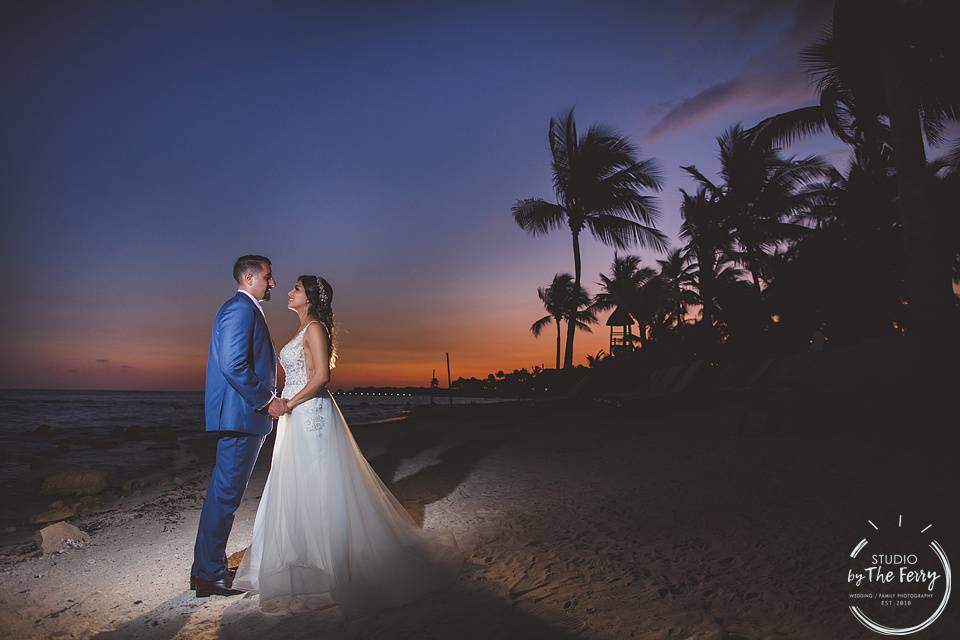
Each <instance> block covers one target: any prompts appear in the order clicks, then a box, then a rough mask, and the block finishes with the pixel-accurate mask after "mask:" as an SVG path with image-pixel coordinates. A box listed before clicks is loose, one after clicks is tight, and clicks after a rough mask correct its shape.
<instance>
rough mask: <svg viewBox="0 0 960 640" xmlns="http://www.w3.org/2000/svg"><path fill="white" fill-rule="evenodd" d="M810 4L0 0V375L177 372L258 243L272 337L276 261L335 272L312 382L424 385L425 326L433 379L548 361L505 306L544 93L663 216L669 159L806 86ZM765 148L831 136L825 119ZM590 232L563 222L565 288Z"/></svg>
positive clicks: (541, 183) (537, 267)
mask: <svg viewBox="0 0 960 640" xmlns="http://www.w3.org/2000/svg"><path fill="white" fill-rule="evenodd" d="M829 8H830V5H829V3H824V2H809V1H805V0H797V1H790V2H787V1H783V2H781V1H776V2H739V3H737V2H705V1H702V2H693V1H688V2H679V3H636V2H623V3H586V2H581V3H521V2H514V3H483V4H480V5H467V4H456V3H404V5H403V6H400V4H399V3H382V4H381V3H363V2H360V3H354V2H351V3H346V2H343V3H309V2H278V3H270V4H267V3H223V4H217V3H204V4H203V5H202V6H195V3H96V4H86V5H80V4H78V3H71V4H64V5H57V4H49V5H45V4H42V3H23V4H21V5H20V6H19V7H15V6H11V5H5V8H4V9H3V11H4V12H5V13H6V15H4V16H2V17H0V22H2V24H3V26H2V27H0V29H2V30H3V33H2V35H3V37H2V39H0V41H2V44H0V47H2V48H3V56H2V61H0V73H2V78H3V84H4V86H5V87H6V88H7V91H6V93H7V95H8V96H9V97H8V98H7V99H5V100H4V101H3V103H2V104H0V116H2V118H3V120H4V123H5V127H4V130H5V134H4V144H3V145H2V152H3V154H4V158H3V160H4V163H3V164H4V167H5V170H4V172H3V174H2V177H0V180H2V182H3V188H2V190H0V209H2V211H3V217H4V224H5V227H6V230H7V232H6V233H5V234H4V240H3V249H4V252H5V253H6V255H7V256H10V257H12V258H13V263H14V265H15V266H14V269H15V278H14V281H13V282H12V284H11V286H10V288H9V289H8V292H7V293H8V296H7V299H6V300H5V303H4V305H5V309H4V314H3V316H4V318H5V320H4V323H5V327H4V330H3V332H2V335H0V356H2V357H3V358H4V362H5V363H6V364H5V366H4V368H3V370H2V371H0V386H40V387H74V388H77V387H101V388H103V387H108V388H200V386H201V384H202V369H203V360H204V358H205V355H206V344H207V339H208V333H209V325H210V321H211V319H212V316H213V314H214V313H215V311H216V308H217V306H219V304H220V303H221V302H222V301H223V299H225V298H226V297H227V296H229V295H230V294H231V292H232V291H233V290H234V288H235V287H234V285H233V282H232V280H231V278H230V267H231V265H232V262H233V259H234V258H235V257H236V256H237V255H240V254H242V253H247V252H255V253H263V254H266V255H268V256H270V257H271V258H272V259H273V260H274V271H275V273H276V274H277V276H278V279H279V281H280V288H279V289H278V291H277V294H279V295H275V297H274V300H272V301H271V302H268V303H266V305H265V306H266V309H267V314H268V318H269V319H270V322H271V331H272V333H273V336H274V340H275V342H277V343H278V344H282V343H283V342H285V341H286V339H287V338H288V337H289V335H290V334H291V333H292V332H293V330H294V328H295V326H296V318H295V316H294V315H293V314H292V313H290V312H289V311H287V310H286V309H285V308H284V300H285V296H284V295H283V294H284V292H285V291H286V290H287V289H288V288H289V287H290V286H292V283H293V279H294V278H295V277H296V275H298V274H300V273H320V274H322V275H324V276H325V277H327V278H328V279H329V280H330V281H331V282H332V283H333V285H334V287H335V299H334V303H335V310H336V313H337V317H338V323H339V327H340V330H341V346H340V348H341V353H342V359H341V361H340V362H341V364H340V366H339V367H338V369H337V371H336V372H335V375H334V386H341V387H349V386H353V385H356V384H407V383H409V384H426V383H428V381H429V373H430V369H431V368H433V367H436V368H438V369H439V368H441V365H442V363H443V353H444V352H445V351H450V352H451V354H452V359H453V362H454V375H455V376H456V375H468V376H469V375H483V374H485V373H486V372H487V371H491V370H496V369H498V368H503V369H512V368H514V367H521V366H529V365H531V364H534V363H537V364H539V363H541V362H544V363H549V362H550V361H551V359H552V348H553V345H552V344H551V342H550V339H549V338H546V339H545V338H541V339H539V340H537V339H535V338H533V337H532V335H531V334H530V332H529V325H530V323H532V322H533V321H534V320H536V319H537V318H538V317H539V316H540V315H542V308H541V307H540V306H539V301H538V300H537V298H536V287H537V286H539V285H542V284H545V283H547V282H549V280H550V279H551V278H552V276H553V274H554V273H556V272H558V271H571V270H572V268H573V264H572V252H571V249H570V239H569V234H564V233H557V234H554V235H551V236H549V237H546V238H532V237H529V236H526V235H525V234H524V233H523V232H522V231H521V230H520V229H519V228H517V227H516V225H515V224H514V222H513V220H512V218H511V215H510V206H511V205H512V204H513V203H514V202H515V201H516V200H517V199H520V198H525V197H534V196H539V197H546V198H552V193H551V186H550V185H551V182H550V172H549V155H548V151H547V144H546V130H547V124H548V122H549V119H550V117H551V116H553V115H556V114H558V113H560V112H562V111H564V110H565V109H567V108H569V107H575V108H576V117H577V121H578V124H579V125H580V128H581V129H583V130H585V129H586V127H587V126H589V125H590V124H594V123H603V124H607V125H609V126H610V127H612V128H614V129H615V130H617V131H619V132H620V133H622V134H625V135H627V136H629V137H630V138H631V139H632V140H633V141H634V142H635V143H636V144H637V145H638V146H639V147H640V150H641V156H643V157H650V156H652V157H655V158H656V159H657V161H658V162H659V163H660V165H661V167H662V168H663V170H664V174H665V177H666V181H665V184H664V190H663V193H662V194H661V197H660V207H661V209H662V212H663V214H662V218H661V224H660V226H661V228H662V229H663V230H664V231H665V232H666V233H668V234H669V235H670V236H671V237H672V238H673V239H674V240H675V239H676V231H677V229H678V227H679V223H680V216H679V211H678V203H679V192H678V189H679V188H680V187H686V188H690V187H691V183H690V181H689V180H688V179H686V178H685V176H684V175H683V173H682V172H681V170H680V168H679V167H680V165H682V164H696V165H697V166H698V167H700V168H701V169H702V170H704V171H705V172H707V173H708V174H710V173H713V171H715V170H716V165H717V163H716V158H715V156H716V143H715V140H714V138H715V137H716V136H717V135H719V134H720V133H721V132H722V131H723V129H725V128H726V127H728V126H729V125H731V124H733V123H735V122H737V121H742V122H744V124H746V125H748V126H749V125H752V124H754V123H755V122H756V121H757V120H759V119H760V118H762V117H765V116H767V115H770V114H772V113H776V112H779V111H782V110H785V109H789V108H792V107H796V106H800V105H804V104H809V103H811V102H812V101H813V100H814V91H813V89H812V87H811V86H810V84H809V81H808V79H807V78H806V76H805V75H804V73H803V71H802V69H801V67H800V63H799V58H798V52H799V48H800V47H802V46H804V45H806V44H808V43H809V42H811V41H812V40H813V39H814V38H815V37H816V36H817V34H818V31H819V30H820V29H821V28H822V27H823V26H824V24H825V21H826V20H827V19H828V17H829ZM789 151H790V153H796V154H800V155H803V154H807V153H812V152H818V153H822V154H824V155H825V156H826V157H827V158H828V159H830V160H832V161H835V162H842V160H843V158H844V157H845V150H844V149H843V148H842V146H841V145H840V144H839V143H838V142H836V141H835V140H832V139H830V138H829V137H826V136H820V137H817V138H812V139H810V140H808V141H806V142H804V143H803V144H801V145H797V146H796V147H794V148H791V149H790V150H789ZM638 253H640V254H641V255H643V256H644V258H645V260H646V261H647V262H648V263H650V262H651V261H652V260H654V259H655V258H656V257H657V256H656V255H654V254H652V253H650V252H648V251H645V250H640V251H638ZM612 254H613V251H612V249H609V248H607V247H604V246H602V245H600V244H599V243H598V242H596V241H594V240H592V239H586V240H585V241H584V281H585V283H586V284H587V286H588V288H590V289H592V290H595V289H596V287H595V285H593V283H595V282H596V280H597V273H599V272H600V271H602V270H606V269H607V267H608V265H609V263H610V261H611V258H612ZM602 334H603V332H602V331H601V332H600V335H595V336H587V337H584V338H583V339H579V338H578V347H577V355H576V360H577V361H583V356H584V355H585V354H586V353H593V352H595V351H596V350H597V349H598V348H601V347H602V346H603V345H604V342H605V341H604V340H603V335H602Z"/></svg>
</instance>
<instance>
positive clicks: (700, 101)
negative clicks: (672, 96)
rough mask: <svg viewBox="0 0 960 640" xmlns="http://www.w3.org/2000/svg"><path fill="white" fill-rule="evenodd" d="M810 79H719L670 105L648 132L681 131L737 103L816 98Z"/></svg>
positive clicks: (767, 103) (756, 104)
mask: <svg viewBox="0 0 960 640" xmlns="http://www.w3.org/2000/svg"><path fill="white" fill-rule="evenodd" d="M813 98H814V94H813V90H812V89H811V87H810V83H809V82H808V81H807V79H806V78H805V77H803V76H793V77H790V76H784V75H775V74H763V75H741V76H737V77H735V78H732V79H730V80H726V81H724V82H719V83H717V84H715V85H713V86H710V87H708V88H706V89H704V90H703V91H701V92H699V93H697V94H695V95H693V96H691V97H689V98H687V99H685V100H683V101H682V102H680V103H679V104H678V105H676V106H674V107H673V108H672V109H670V110H669V111H668V112H667V113H666V114H665V115H664V116H663V117H662V118H660V121H659V122H657V124H656V125H654V126H653V128H652V129H650V131H649V132H648V133H647V135H646V138H647V139H648V140H653V139H655V138H659V137H661V136H663V135H666V134H668V133H673V132H676V131H681V130H683V129H687V128H689V127H692V126H694V125H696V124H698V123H700V122H703V121H705V120H709V119H710V118H712V117H714V116H716V115H718V114H721V113H724V112H727V111H732V110H733V109H735V108H736V107H750V108H751V109H756V108H761V107H773V106H783V105H789V104H794V103H796V102H798V101H801V100H804V99H809V100H811V101H812V100H813Z"/></svg>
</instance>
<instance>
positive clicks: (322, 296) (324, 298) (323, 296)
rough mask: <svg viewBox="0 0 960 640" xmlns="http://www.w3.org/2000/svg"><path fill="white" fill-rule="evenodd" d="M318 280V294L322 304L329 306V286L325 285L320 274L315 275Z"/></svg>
mask: <svg viewBox="0 0 960 640" xmlns="http://www.w3.org/2000/svg"><path fill="white" fill-rule="evenodd" d="M313 277H314V278H315V279H316V281H317V294H318V295H319V296H320V304H321V305H322V306H327V303H328V302H329V300H327V288H326V287H324V286H323V280H322V279H321V278H320V276H313Z"/></svg>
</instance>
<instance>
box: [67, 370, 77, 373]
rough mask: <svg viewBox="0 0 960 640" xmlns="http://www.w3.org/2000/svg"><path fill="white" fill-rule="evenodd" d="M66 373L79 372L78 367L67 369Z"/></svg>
mask: <svg viewBox="0 0 960 640" xmlns="http://www.w3.org/2000/svg"><path fill="white" fill-rule="evenodd" d="M67 373H80V369H67Z"/></svg>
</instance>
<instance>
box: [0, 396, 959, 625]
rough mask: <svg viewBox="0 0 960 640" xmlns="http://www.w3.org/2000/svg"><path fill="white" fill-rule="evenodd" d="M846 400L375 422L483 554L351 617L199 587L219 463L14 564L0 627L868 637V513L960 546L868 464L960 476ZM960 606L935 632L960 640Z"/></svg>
mask: <svg viewBox="0 0 960 640" xmlns="http://www.w3.org/2000/svg"><path fill="white" fill-rule="evenodd" d="M845 400H846V401H845V402H844V403H843V404H842V406H841V405H840V404H838V399H837V398H830V397H824V398H822V399H820V401H817V398H813V399H808V401H805V402H804V403H802V405H801V406H798V407H797V411H795V412H794V414H793V415H792V416H788V418H789V419H788V420H787V421H786V422H783V421H779V422H777V423H776V424H765V423H764V421H763V419H762V418H757V417H755V416H754V417H751V416H749V415H746V417H745V413H744V407H743V406H742V403H740V401H738V400H730V401H729V402H721V403H714V404H713V405H712V406H702V405H701V406H698V405H697V404H696V403H689V402H675V403H669V404H663V405H661V406H654V405H652V404H651V405H650V406H648V407H647V409H646V410H645V411H644V410H643V408H642V405H641V406H627V407H619V408H613V407H610V406H607V405H599V404H592V403H582V402H581V403H578V402H573V401H566V400H559V401H537V402H530V403H519V404H515V405H512V406H496V405H491V406H470V407H467V406H465V407H455V408H454V409H453V410H451V409H449V408H447V407H434V408H433V410H429V409H428V410H422V411H418V412H415V414H414V415H412V416H411V417H410V418H409V419H408V420H407V421H406V422H404V423H403V424H402V426H401V425H396V424H387V425H369V426H365V427H360V425H357V426H356V429H355V433H354V435H355V437H356V439H357V441H358V444H359V445H360V446H361V449H362V450H363V452H364V455H365V456H367V458H368V459H369V460H370V461H371V464H372V465H373V466H374V468H375V469H376V470H377V472H378V474H380V475H381V477H382V478H384V480H385V481H386V482H387V484H388V486H390V488H391V490H392V491H393V492H394V493H395V495H397V497H398V498H399V499H400V501H401V502H402V503H403V505H404V506H405V507H406V508H407V510H408V511H409V512H410V513H411V515H412V516H413V517H414V519H415V520H416V521H417V522H418V523H419V524H421V526H424V527H425V528H439V529H444V530H449V531H452V532H453V533H454V535H455V536H456V538H457V540H458V543H459V544H460V546H461V550H462V551H463V552H464V554H465V556H466V559H467V564H466V567H465V568H464V570H463V571H462V572H461V575H460V578H459V580H458V582H457V584H456V585H455V586H454V587H453V588H451V589H449V590H447V591H444V592H443V593H439V594H434V595H431V596H429V597H427V598H425V599H423V600H422V601H419V602H417V603H414V604H412V605H409V606H407V607H402V608H400V609H397V610H390V611H386V612H383V613H381V614H378V615H375V616H371V617H369V618H366V619H361V620H357V621H351V622H349V623H347V622H344V621H343V619H342V618H341V616H339V614H338V611H337V610H336V608H335V607H334V608H330V609H322V610H319V609H318V610H313V609H311V608H310V605H309V602H308V601H305V602H303V603H300V604H299V605H296V606H295V607H294V610H293V611H290V612H286V613H283V614H267V613H264V612H261V611H260V610H259V608H258V607H257V602H258V598H257V597H256V596H254V595H252V594H248V595H246V596H241V597H236V598H210V599H206V600H198V599H196V598H194V596H193V594H192V592H190V591H189V590H188V588H187V578H188V575H189V567H190V561H191V559H192V549H193V540H194V536H195V533H196V524H197V520H198V517H199V509H200V505H201V504H202V496H203V491H204V489H205V485H206V475H207V474H208V473H209V468H206V469H204V470H197V471H196V473H195V474H194V475H191V476H189V477H183V478H181V480H182V483H181V484H179V485H172V486H167V487H159V486H157V487H150V488H147V489H145V490H144V491H143V493H142V494H141V495H135V496H129V497H128V499H127V501H126V502H120V503H117V504H116V505H115V506H113V507H111V510H109V511H105V512H101V513H90V514H88V515H82V516H80V517H79V518H78V519H77V520H76V524H78V526H80V528H81V529H84V527H88V528H92V532H91V535H92V540H91V542H90V543H89V544H88V545H86V546H85V547H83V548H79V549H70V550H68V551H66V552H64V553H62V554H53V555H47V556H40V555H37V554H36V553H33V554H26V556H25V557H20V558H19V559H18V560H17V561H16V562H12V563H7V564H4V566H3V567H2V575H0V584H2V587H0V605H2V607H0V611H2V613H0V623H2V626H3V627H4V628H5V629H8V630H10V632H11V633H12V634H13V637H18V638H20V637H23V638H41V637H44V638H46V637H61V638H87V637H97V638H128V637H129V638H174V637H177V638H188V637H189V638H217V637H221V638H234V637H235V638H264V637H290V638H300V637H302V638H306V637H317V636H321V637H329V638H348V637H349V638H357V637H359V638H376V637H396V638H423V637H437V638H447V637H450V638H454V637H456V638H464V637H466V638H474V637H476V638H481V637H483V638H488V637H508V638H512V637H516V638H521V637H523V638H531V637H556V638H564V637H591V638H623V637H635V638H667V637H683V638H711V639H715V640H719V639H721V638H748V639H750V638H766V637H771V638H776V637H789V638H811V639H812V638H823V637H830V638H841V639H843V638H850V639H854V638H864V637H867V633H868V632H867V631H866V630H865V629H864V628H863V627H861V626H860V625H859V623H857V622H856V621H855V620H854V619H853V618H852V616H850V614H849V612H848V611H847V610H846V603H845V601H844V600H843V599H842V597H841V596H840V594H839V593H836V592H835V591H834V587H835V584H834V583H835V582H836V578H837V573H836V570H837V567H838V566H842V565H843V562H844V559H845V557H846V555H847V553H848V552H849V549H848V548H847V547H848V542H849V538H850V537H851V536H854V535H855V534H856V533H857V531H859V528H860V527H861V526H863V524H864V523H863V520H864V518H867V517H885V514H888V512H890V509H891V508H893V505H896V504H898V503H900V504H907V506H908V509H907V510H908V512H909V513H910V514H911V517H912V516H914V515H915V516H916V517H928V518H930V519H932V520H936V522H937V524H938V526H940V527H941V528H942V530H943V531H944V533H948V532H952V537H947V538H945V539H944V540H943V542H944V546H945V548H947V549H948V550H949V549H955V548H958V547H957V540H956V531H957V529H956V524H957V523H956V521H955V515H953V514H950V513H948V512H947V510H946V509H944V507H943V504H942V503H940V502H939V500H938V496H935V495H929V494H923V493H922V492H921V493H920V494H918V495H915V492H913V491H911V490H908V488H907V485H906V484H904V485H901V486H899V488H898V487H894V488H892V489H890V490H888V491H887V492H885V493H884V494H882V495H872V491H871V488H872V487H874V486H875V485H876V476H875V475H872V474H871V473H870V472H869V469H870V468H873V467H875V466H876V467H877V468H880V467H882V466H883V465H890V464H894V463H896V464H899V465H901V468H902V469H905V470H906V471H916V472H917V473H920V472H923V473H925V474H926V475H925V476H924V481H929V482H932V483H938V484H939V483H947V484H948V485H949V482H950V481H951V480H954V479H955V472H954V471H952V470H951V468H950V467H949V466H948V465H947V464H946V462H948V461H949V459H950V456H951V455H952V454H951V452H949V451H948V450H947V448H942V449H940V450H937V451H931V450H930V448H929V447H928V446H927V445H926V444H925V443H926V442H927V440H926V439H925V438H922V437H920V436H921V432H930V430H931V429H933V428H934V427H935V425H930V424H927V425H926V426H924V425H923V424H918V425H917V426H916V427H915V428H914V429H913V431H912V433H911V436H912V437H911V438H901V440H902V441H901V442H899V444H898V447H897V448H896V449H893V448H891V447H889V446H885V445H883V441H884V439H885V438H890V437H894V436H895V435H896V434H897V433H898V428H899V427H898V425H897V424H896V422H897V420H899V419H900V415H899V414H897V413H896V412H891V410H890V407H889V406H884V402H883V400H882V399H879V398H878V399H875V401H874V402H873V403H872V405H867V404H864V402H865V399H863V398H856V399H854V398H849V397H848V398H846V399H845ZM748 413H749V412H748ZM912 413H914V414H916V413H918V412H917V411H913V412H912ZM884 415H886V416H887V417H886V418H884V417H883V416H884ZM851 416H860V417H861V420H859V421H854V420H852V419H851ZM920 418H921V419H922V418H923V416H920ZM745 419H746V420H747V423H748V425H747V426H748V429H747V430H746V431H744V429H743V426H744V420H745ZM870 421H873V422H874V424H872V425H871V424H870ZM878 421H879V422H878ZM884 421H885V422H884ZM841 427H842V428H841ZM864 436H870V437H871V438H873V439H870V438H868V439H866V440H865V439H864ZM268 466H269V451H268V450H266V449H265V450H264V451H263V452H261V456H260V459H259V461H258V465H257V468H256V470H255V472H254V477H253V479H252V480H251V483H250V486H249V487H248V489H247V492H246V494H245V496H244V501H243V503H242V504H241V507H240V509H239V511H238V513H237V518H236V521H235V525H234V529H233V533H232V535H231V538H230V543H229V545H228V553H233V552H237V551H239V550H241V549H242V548H243V547H244V545H245V543H246V542H248V541H249V539H250V533H251V527H252V523H253V516H254V514H255V512H256V505H257V503H258V498H259V496H260V491H261V490H262V486H263V482H264V480H265V477H266V471H267V468H268ZM908 502H909V503H908ZM950 518H954V520H952V521H951V520H950ZM297 607H299V608H297ZM955 611H956V608H955V607H954V608H952V609H951V608H948V610H947V611H946V613H945V614H944V615H943V617H942V618H941V620H939V621H938V622H937V623H936V624H935V625H934V626H933V627H931V629H930V630H929V631H928V635H927V636H926V637H929V638H948V637H955V636H956V630H957V617H956V614H955Z"/></svg>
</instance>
